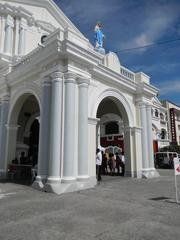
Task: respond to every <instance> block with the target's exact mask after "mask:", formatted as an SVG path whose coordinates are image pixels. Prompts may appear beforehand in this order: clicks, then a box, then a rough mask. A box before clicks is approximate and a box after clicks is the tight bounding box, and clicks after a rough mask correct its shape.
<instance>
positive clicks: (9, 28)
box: [4, 15, 14, 54]
mask: <svg viewBox="0 0 180 240" xmlns="http://www.w3.org/2000/svg"><path fill="white" fill-rule="evenodd" d="M13 27H14V19H13V18H12V17H11V16H9V15H8V16H7V18H6V27H5V40H4V53H7V54H12V49H13Z"/></svg>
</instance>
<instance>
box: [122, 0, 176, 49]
mask: <svg viewBox="0 0 180 240" xmlns="http://www.w3.org/2000/svg"><path fill="white" fill-rule="evenodd" d="M148 7H149V6H148ZM141 17H142V19H141V22H140V23H139V25H138V26H135V28H134V34H133V35H134V36H132V37H131V38H130V39H129V40H128V41H124V43H122V44H121V49H126V48H133V47H141V46H145V45H149V44H152V43H154V42H157V41H158V39H160V38H161V37H163V36H164V35H165V34H167V32H168V33H169V35H172V32H173V31H176V33H177V32H178V31H179V30H178V28H177V29H176V30H175V28H174V26H175V24H176V22H177V21H178V18H179V8H177V6H176V5H173V4H168V5H158V6H156V7H154V8H151V7H149V8H147V9H146V10H145V9H144V14H142V16H141ZM145 50H147V49H143V50H142V51H140V52H144V51H145Z"/></svg>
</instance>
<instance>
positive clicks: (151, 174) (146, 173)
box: [142, 168, 160, 178]
mask: <svg viewBox="0 0 180 240" xmlns="http://www.w3.org/2000/svg"><path fill="white" fill-rule="evenodd" d="M159 176H160V175H159V173H158V172H157V170H156V169H155V168H146V169H142V178H155V177H159Z"/></svg>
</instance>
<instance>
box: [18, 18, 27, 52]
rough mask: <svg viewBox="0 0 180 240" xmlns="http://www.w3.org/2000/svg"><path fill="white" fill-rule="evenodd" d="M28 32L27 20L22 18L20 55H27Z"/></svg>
mask: <svg viewBox="0 0 180 240" xmlns="http://www.w3.org/2000/svg"><path fill="white" fill-rule="evenodd" d="M26 30H27V20H26V19H23V18H21V20H20V26H19V46H18V54H19V55H24V54H25V48H26V45H25V44H26Z"/></svg>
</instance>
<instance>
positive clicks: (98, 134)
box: [96, 119, 101, 148]
mask: <svg viewBox="0 0 180 240" xmlns="http://www.w3.org/2000/svg"><path fill="white" fill-rule="evenodd" d="M100 146H101V127H100V119H99V121H98V123H97V125H96V148H98V147H100Z"/></svg>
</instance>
